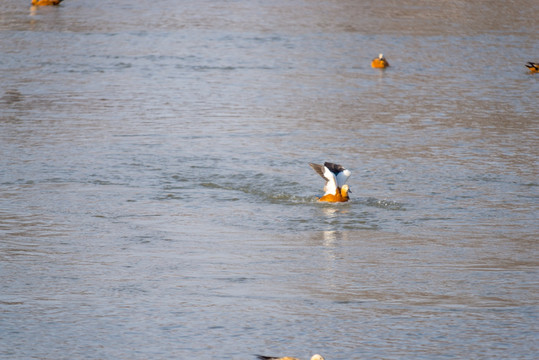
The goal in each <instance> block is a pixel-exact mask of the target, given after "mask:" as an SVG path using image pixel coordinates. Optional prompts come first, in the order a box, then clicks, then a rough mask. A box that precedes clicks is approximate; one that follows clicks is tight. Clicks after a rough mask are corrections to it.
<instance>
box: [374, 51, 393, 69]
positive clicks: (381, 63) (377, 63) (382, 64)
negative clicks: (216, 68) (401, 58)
mask: <svg viewBox="0 0 539 360" xmlns="http://www.w3.org/2000/svg"><path fill="white" fill-rule="evenodd" d="M371 66H372V67H373V68H377V69H384V68H386V67H388V66H389V63H388V62H387V60H386V58H385V57H384V54H380V55H378V57H377V58H375V59H373V60H372V62H371Z"/></svg>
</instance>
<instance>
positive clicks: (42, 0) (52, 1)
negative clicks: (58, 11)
mask: <svg viewBox="0 0 539 360" xmlns="http://www.w3.org/2000/svg"><path fill="white" fill-rule="evenodd" d="M62 1H63V0H32V6H49V5H59V4H60V3H61V2H62Z"/></svg>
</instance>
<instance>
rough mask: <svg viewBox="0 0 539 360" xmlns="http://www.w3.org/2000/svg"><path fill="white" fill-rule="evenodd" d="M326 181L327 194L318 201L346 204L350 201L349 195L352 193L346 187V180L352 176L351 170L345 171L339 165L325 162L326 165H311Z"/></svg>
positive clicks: (325, 189)
mask: <svg viewBox="0 0 539 360" xmlns="http://www.w3.org/2000/svg"><path fill="white" fill-rule="evenodd" d="M309 165H310V166H311V167H312V168H313V169H314V171H316V172H317V173H318V174H319V175H320V176H322V178H324V180H326V184H325V185H324V191H325V194H324V196H322V197H321V198H319V199H318V201H322V202H346V201H348V200H349V199H350V197H349V196H348V193H351V192H352V191H350V187H349V186H348V185H346V184H345V183H346V180H348V178H349V177H350V175H351V174H352V173H351V172H350V170H348V169H345V168H344V167H342V166H341V165H339V164H334V163H330V162H327V161H326V162H325V163H324V165H318V164H313V163H309Z"/></svg>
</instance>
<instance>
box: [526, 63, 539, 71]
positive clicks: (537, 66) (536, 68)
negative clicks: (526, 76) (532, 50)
mask: <svg viewBox="0 0 539 360" xmlns="http://www.w3.org/2000/svg"><path fill="white" fill-rule="evenodd" d="M526 67H527V68H528V69H530V71H531V72H532V73H537V72H539V63H536V62H531V61H529V62H528V63H527V64H526Z"/></svg>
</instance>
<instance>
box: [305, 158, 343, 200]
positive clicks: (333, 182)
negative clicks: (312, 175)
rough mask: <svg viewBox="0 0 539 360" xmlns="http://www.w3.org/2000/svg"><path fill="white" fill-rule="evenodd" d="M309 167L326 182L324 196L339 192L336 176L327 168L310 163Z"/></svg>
mask: <svg viewBox="0 0 539 360" xmlns="http://www.w3.org/2000/svg"><path fill="white" fill-rule="evenodd" d="M309 165H310V166H311V167H312V168H313V169H314V171H316V172H317V173H318V175H320V176H322V177H323V178H324V179H325V180H326V185H324V191H325V192H326V193H325V194H324V195H327V194H332V195H335V193H336V192H337V178H336V177H335V174H334V173H333V172H332V171H331V170H330V169H329V168H328V167H327V166H325V165H324V166H322V165H318V164H313V163H309Z"/></svg>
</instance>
